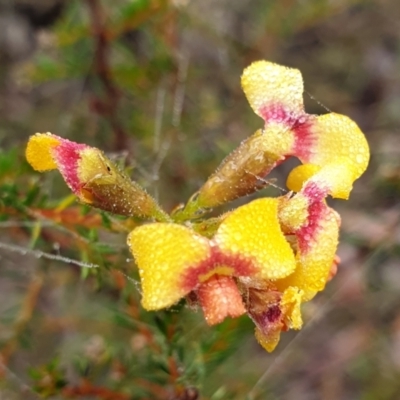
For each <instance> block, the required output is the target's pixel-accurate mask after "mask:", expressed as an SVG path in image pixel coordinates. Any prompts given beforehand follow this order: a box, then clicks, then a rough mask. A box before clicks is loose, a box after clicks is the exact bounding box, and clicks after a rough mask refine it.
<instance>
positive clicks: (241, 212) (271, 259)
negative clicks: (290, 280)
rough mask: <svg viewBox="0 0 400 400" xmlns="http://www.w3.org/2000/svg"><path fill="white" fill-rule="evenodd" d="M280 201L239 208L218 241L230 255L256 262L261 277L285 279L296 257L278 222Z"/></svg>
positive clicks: (221, 227) (252, 204) (267, 201)
mask: <svg viewBox="0 0 400 400" xmlns="http://www.w3.org/2000/svg"><path fill="white" fill-rule="evenodd" d="M277 214H278V199H266V198H265V199H259V200H254V201H252V202H251V203H249V204H246V205H244V206H242V207H239V208H237V209H236V210H235V211H233V212H232V213H231V214H229V215H228V217H227V218H226V219H225V220H224V221H223V222H222V223H221V225H220V227H219V229H218V231H217V234H216V235H215V238H214V242H216V243H217V244H218V246H219V248H220V249H221V250H222V251H223V252H226V253H229V254H233V255H238V256H242V257H246V258H250V259H252V260H253V262H254V264H255V265H256V266H257V269H258V271H259V272H258V274H259V277H261V278H264V279H272V280H274V279H278V278H283V277H285V276H287V275H289V274H291V273H292V272H293V271H294V268H295V258H294V254H293V251H292V249H291V247H290V245H289V243H288V242H287V241H286V239H285V237H284V235H283V233H282V231H281V228H280V225H279V221H278V215H277Z"/></svg>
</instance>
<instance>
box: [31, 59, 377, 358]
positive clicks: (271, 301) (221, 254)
mask: <svg viewBox="0 0 400 400" xmlns="http://www.w3.org/2000/svg"><path fill="white" fill-rule="evenodd" d="M242 87H243V90H244V92H245V95H246V97H247V99H248V101H249V103H250V106H251V107H252V108H253V110H254V112H255V113H256V114H257V115H258V116H260V117H261V118H262V119H263V120H264V122H265V124H264V127H263V128H262V129H260V130H258V131H256V132H255V133H254V134H253V135H252V136H250V137H249V138H248V139H246V140H245V141H243V142H242V143H241V144H240V145H239V147H238V148H237V149H236V150H235V151H233V152H232V153H231V154H230V155H228V157H227V158H226V159H225V160H224V161H223V162H222V164H221V165H220V167H219V168H218V169H217V170H216V172H215V173H214V174H212V175H211V176H210V178H209V179H208V180H207V181H206V182H205V184H204V185H203V186H202V187H201V188H200V190H199V191H198V192H197V193H195V195H193V196H192V197H191V199H190V200H189V201H188V203H187V204H186V205H185V206H183V207H180V208H178V209H175V210H174V212H173V213H171V215H168V214H167V213H165V212H164V211H163V210H162V209H161V208H160V207H159V206H158V204H157V203H156V202H155V201H154V200H153V199H152V198H151V197H150V196H149V195H148V194H147V193H146V192H145V191H144V190H143V189H142V188H141V187H140V186H139V185H138V184H137V183H134V182H131V181H130V180H129V179H128V178H127V177H126V176H125V175H124V174H123V173H122V172H120V171H119V170H118V169H117V168H116V167H115V166H114V165H113V164H112V163H111V161H110V160H108V159H107V158H106V156H105V155H104V154H103V153H102V152H100V151H99V150H98V149H95V148H92V147H89V146H86V145H82V144H77V143H73V142H70V141H68V140H66V139H62V138H60V137H57V136H55V135H52V134H36V135H35V136H32V137H31V139H30V141H29V143H28V147H27V152H26V155H27V159H28V161H29V162H30V164H31V165H32V166H33V167H34V168H35V169H37V170H40V171H44V170H48V169H54V168H58V169H59V170H60V172H61V174H62V175H63V177H64V179H65V181H66V183H67V184H68V186H69V187H70V188H71V190H72V191H73V192H74V193H75V194H76V195H77V196H78V198H79V199H80V200H81V201H82V202H84V203H86V204H90V205H92V206H94V207H97V208H100V209H103V210H106V211H110V212H114V213H117V214H122V215H126V216H139V217H141V218H144V219H147V220H149V219H151V220H152V221H151V222H150V223H144V224H142V225H141V226H139V227H137V228H136V229H134V230H133V231H132V232H131V233H130V234H129V237H128V245H129V247H130V250H131V252H132V254H133V256H134V258H135V261H136V264H137V266H138V268H139V273H140V278H141V284H142V295H143V297H142V304H143V307H144V308H145V309H147V310H159V309H162V308H167V307H170V306H172V305H173V304H175V303H177V302H178V301H179V300H180V299H182V298H183V297H185V296H190V298H191V299H192V300H193V299H195V300H196V301H197V303H198V304H199V305H200V306H201V308H202V310H203V312H204V315H205V319H206V321H207V323H208V324H210V325H213V324H216V323H219V322H221V321H223V320H224V319H225V318H226V317H228V316H229V317H238V316H240V315H242V314H245V313H247V314H248V316H249V317H250V318H251V319H252V320H253V321H254V323H255V326H256V337H257V339H258V341H259V343H260V344H261V345H262V346H263V347H264V348H265V349H266V350H267V351H272V350H273V349H274V348H275V346H276V345H277V343H278V341H279V337H280V333H281V332H282V331H286V330H288V329H300V328H301V326H302V317H301V311H300V306H301V304H302V303H303V302H306V301H308V300H310V299H311V298H313V296H315V294H316V293H317V292H318V291H321V290H323V289H324V287H325V285H326V282H327V281H328V280H329V279H330V278H331V277H332V276H333V275H334V274H335V272H336V267H337V257H336V256H335V254H336V249H337V244H338V236H339V227H340V217H339V215H338V214H337V213H336V212H335V211H334V210H333V209H332V208H330V207H329V206H328V205H327V203H326V201H325V199H326V198H327V196H332V197H335V198H341V199H347V198H348V197H349V194H350V191H351V189H352V185H353V183H354V181H355V180H356V179H357V178H358V177H360V175H361V174H362V173H363V172H364V171H365V169H366V167H367V165H368V161H369V148H368V144H367V142H366V140H365V137H364V135H363V134H362V132H361V131H360V129H359V128H358V126H357V125H356V124H355V123H354V122H353V121H352V120H351V119H349V118H347V117H345V116H343V115H339V114H334V113H330V114H326V115H323V116H316V115H310V114H307V113H306V112H305V111H304V106H303V81H302V77H301V74H300V72H299V71H298V70H296V69H291V68H287V67H283V66H280V65H277V64H274V63H270V62H267V61H258V62H255V63H253V64H251V65H250V66H249V67H248V68H246V69H245V70H244V73H243V75H242ZM292 156H294V157H297V158H298V159H299V160H300V161H301V163H302V165H300V166H298V167H296V168H294V169H293V170H292V172H291V173H290V174H289V177H288V179H287V186H288V189H289V190H290V192H289V193H288V194H287V195H285V196H281V197H278V198H260V199H257V200H253V201H251V202H249V203H248V204H246V205H244V206H241V207H238V208H237V209H235V210H233V211H231V212H229V213H226V214H223V215H221V216H220V217H219V218H209V219H207V218H206V217H205V214H206V213H207V211H208V210H210V209H211V208H214V207H217V206H219V205H221V204H225V203H227V202H229V201H232V200H234V199H236V198H239V197H241V196H244V195H247V194H249V193H252V192H255V191H257V190H259V189H260V188H261V187H262V186H263V182H265V181H264V179H263V178H264V177H265V176H266V175H267V174H268V173H269V172H270V171H271V170H272V169H273V168H274V167H276V166H277V165H279V164H280V163H282V162H284V161H285V160H286V159H287V158H289V157H292Z"/></svg>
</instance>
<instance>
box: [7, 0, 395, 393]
mask: <svg viewBox="0 0 400 400" xmlns="http://www.w3.org/2000/svg"><path fill="white" fill-rule="evenodd" d="M399 39H400V2H398V1H394V0H392V1H389V0H387V1H386V0H335V1H328V0H308V1H301V0H219V1H211V0H203V1H200V0H191V1H190V0H113V1H110V0H80V1H78V0H69V1H67V0H35V1H32V0H0V121H1V123H0V398H1V399H11V400H13V399H22V398H24V399H37V398H40V396H48V397H49V398H52V399H64V398H76V399H77V398H81V399H108V400H125V399H167V400H170V399H171V400H194V399H210V400H211V399H212V400H218V399H267V400H269V399H271V400H272V399H288V400H302V399H304V400H313V399H323V400H337V399H363V400H376V399H379V400H386V399H387V400H389V399H398V398H400V397H399V396H400V395H399V393H400V314H399V312H398V310H399V307H400V260H399V258H400V225H399V220H400V206H399V201H398V199H399V194H400V136H399V135H400V131H399V127H400V73H399V71H400V40H399ZM258 59H267V60H270V61H275V62H278V63H281V64H284V65H288V66H292V67H295V68H298V69H300V70H301V71H302V73H303V77H304V80H305V88H306V93H305V103H306V109H307V111H308V112H310V113H325V112H326V110H332V111H335V112H338V113H342V114H346V115H349V116H350V117H351V118H353V119H354V120H355V121H356V122H357V123H358V124H359V126H360V127H361V128H362V130H363V131H364V132H365V134H366V136H367V138H368V140H369V143H370V145H371V150H372V159H371V163H370V167H369V169H368V171H367V173H366V174H365V175H364V176H363V177H362V178H361V180H360V181H358V182H357V183H356V185H355V189H354V191H353V193H352V196H351V198H350V201H348V202H342V201H335V202H332V204H334V207H335V208H336V209H338V210H339V211H340V212H341V215H342V219H343V223H342V234H341V237H342V238H341V245H340V248H339V256H340V257H341V260H342V262H341V264H340V267H339V271H338V274H337V276H336V278H335V279H334V280H333V281H332V282H330V283H329V284H328V286H327V289H326V290H325V291H324V292H323V293H321V294H319V295H318V296H317V297H316V298H315V299H314V300H313V301H312V302H311V303H309V304H306V305H305V307H304V308H303V312H304V319H305V321H306V324H305V327H304V328H303V330H302V331H300V332H299V333H297V332H289V333H286V334H283V336H282V340H281V343H280V344H279V346H278V348H277V350H275V352H274V353H272V354H267V353H266V352H265V351H264V350H263V349H262V348H261V347H260V346H259V345H258V344H257V343H256V341H255V339H254V336H253V325H252V323H251V322H250V321H249V320H248V319H247V318H246V317H242V318H239V319H236V320H231V321H226V322H224V323H223V324H221V325H219V326H217V327H213V328H209V327H207V326H206V324H205V322H204V320H203V317H202V315H201V313H200V312H193V310H190V309H188V307H187V306H185V305H184V304H180V305H177V306H176V307H174V308H173V309H172V310H169V311H166V312H159V313H150V312H144V311H143V310H142V309H141V307H140V303H139V301H140V292H139V290H140V288H139V286H138V283H137V273H136V271H135V267H134V265H133V262H132V259H131V256H130V254H129V253H128V251H127V247H126V244H125V243H126V234H127V232H129V231H130V229H132V227H133V226H134V225H135V223H136V222H135V221H132V220H125V219H121V218H116V217H113V216H110V215H106V214H101V213H99V212H96V211H91V210H89V209H87V208H85V207H83V206H81V205H79V204H78V203H77V202H76V201H74V199H73V197H71V195H70V192H69V190H68V189H67V187H66V186H65V184H64V183H63V182H62V179H61V177H60V176H59V174H57V173H48V174H38V173H36V172H34V171H32V169H31V168H30V167H29V166H28V165H27V164H26V162H25V160H24V147H25V145H26V142H27V139H28V137H29V135H31V134H33V133H35V132H47V131H50V132H52V133H55V134H57V135H60V136H63V137H66V138H69V139H71V140H76V141H79V142H84V143H87V144H90V145H94V146H96V147H99V148H101V149H103V150H104V151H105V152H107V154H108V155H110V156H111V157H112V158H113V159H115V160H116V161H117V162H118V163H119V164H120V165H121V166H123V167H124V168H126V169H127V170H128V171H129V173H130V175H131V176H132V177H133V178H134V179H135V180H137V181H139V182H140V183H141V184H142V185H143V186H145V187H146V188H147V189H148V190H149V192H150V193H152V194H153V195H154V196H156V197H157V198H158V199H159V201H160V203H161V204H162V205H163V206H164V207H165V209H167V210H168V211H170V210H171V209H172V208H173V207H175V206H176V205H177V204H179V203H180V202H184V201H186V200H187V198H188V197H189V196H190V195H191V194H192V193H193V192H194V191H195V190H196V189H198V188H199V187H200V185H201V184H202V183H203V182H204V181H205V179H206V178H207V177H208V175H209V174H210V173H212V172H213V171H214V169H215V168H216V167H217V166H218V164H219V163H220V161H221V160H222V159H223V157H224V156H226V155H227V154H228V152H229V151H230V150H232V149H234V148H235V147H236V146H237V145H238V144H239V143H240V141H241V140H243V139H244V138H246V137H247V136H249V135H250V134H252V133H253V132H254V131H255V130H256V129H257V128H259V127H261V126H262V121H261V119H260V118H258V117H257V116H256V115H255V114H254V113H253V112H252V111H251V109H250V107H249V105H248V104H247V101H246V99H245V97H244V95H243V92H242V90H241V88H240V74H241V72H242V70H243V68H244V67H246V66H247V65H249V64H250V63H251V62H252V61H255V60H258ZM286 173H287V169H285V168H282V169H280V170H279V171H278V172H277V173H276V174H275V175H274V177H275V178H276V179H277V181H278V184H279V185H283V184H284V180H283V178H284V176H285V174H286ZM265 194H268V195H279V194H280V191H279V190H278V189H276V188H270V189H268V190H266V191H263V193H259V194H258V195H265ZM241 201H243V200H241ZM245 201H248V199H246V200H245ZM239 203H240V202H239ZM239 203H238V202H237V203H234V204H230V205H229V207H233V206H235V205H237V204H239ZM221 211H222V210H221V209H220V210H218V212H221ZM89 266H92V267H93V268H88V267H89ZM128 277H129V278H128ZM83 278H85V279H83Z"/></svg>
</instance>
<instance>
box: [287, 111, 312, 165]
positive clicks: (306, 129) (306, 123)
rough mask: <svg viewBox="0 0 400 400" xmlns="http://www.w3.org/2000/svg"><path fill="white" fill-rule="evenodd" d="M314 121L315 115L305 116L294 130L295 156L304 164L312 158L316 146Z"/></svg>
mask: <svg viewBox="0 0 400 400" xmlns="http://www.w3.org/2000/svg"><path fill="white" fill-rule="evenodd" d="M300 119H301V121H300ZM314 120H315V116H314V115H309V114H304V116H302V117H300V118H299V119H298V121H297V122H296V123H295V124H294V125H293V128H292V130H293V132H294V136H295V143H294V148H293V155H294V156H296V157H298V158H300V159H301V160H302V161H303V163H304V162H306V161H307V160H308V159H309V158H310V157H311V155H312V154H313V151H314V146H315V144H316V140H317V138H316V137H315V135H314V134H313V132H312V125H313V123H314Z"/></svg>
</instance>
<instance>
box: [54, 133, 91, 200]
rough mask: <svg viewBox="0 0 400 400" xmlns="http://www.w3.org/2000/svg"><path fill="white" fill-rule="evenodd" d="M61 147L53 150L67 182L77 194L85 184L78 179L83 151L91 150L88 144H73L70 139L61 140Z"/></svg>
mask: <svg viewBox="0 0 400 400" xmlns="http://www.w3.org/2000/svg"><path fill="white" fill-rule="evenodd" d="M59 139H60V142H61V143H60V145H59V146H57V147H54V148H52V149H51V152H52V155H53V157H54V158H55V161H56V163H57V166H58V169H59V170H60V172H61V175H62V176H63V178H64V180H65V182H66V183H67V185H68V186H69V187H70V188H71V190H72V191H73V192H74V193H75V194H77V192H79V191H80V189H81V187H82V185H83V184H84V182H81V181H80V180H79V178H78V162H79V160H80V158H81V155H80V153H81V152H82V150H84V149H87V148H89V146H87V145H86V144H81V143H75V142H71V141H70V140H68V139H64V138H59Z"/></svg>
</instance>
